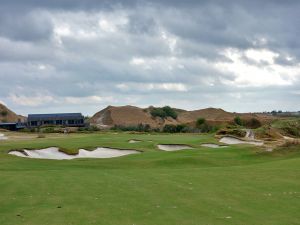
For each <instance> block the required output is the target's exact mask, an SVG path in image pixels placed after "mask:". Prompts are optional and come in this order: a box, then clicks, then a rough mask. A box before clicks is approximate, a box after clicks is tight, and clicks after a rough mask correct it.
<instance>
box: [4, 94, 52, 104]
mask: <svg viewBox="0 0 300 225" xmlns="http://www.w3.org/2000/svg"><path fill="white" fill-rule="evenodd" d="M9 99H10V100H11V101H12V102H14V103H15V104H17V105H21V106H41V105H46V104H48V103H52V102H55V99H54V98H53V97H52V96H49V95H48V96H47V95H36V96H25V95H17V94H11V95H10V96H9Z"/></svg>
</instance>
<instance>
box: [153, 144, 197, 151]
mask: <svg viewBox="0 0 300 225" xmlns="http://www.w3.org/2000/svg"><path fill="white" fill-rule="evenodd" d="M157 147H158V148H159V149H160V150H163V151H179V150H184V149H193V148H192V147H191V146H188V145H157Z"/></svg>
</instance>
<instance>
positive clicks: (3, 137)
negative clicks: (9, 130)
mask: <svg viewBox="0 0 300 225" xmlns="http://www.w3.org/2000/svg"><path fill="white" fill-rule="evenodd" d="M7 139H8V138H7V137H5V135H4V134H0V141H1V140H7Z"/></svg>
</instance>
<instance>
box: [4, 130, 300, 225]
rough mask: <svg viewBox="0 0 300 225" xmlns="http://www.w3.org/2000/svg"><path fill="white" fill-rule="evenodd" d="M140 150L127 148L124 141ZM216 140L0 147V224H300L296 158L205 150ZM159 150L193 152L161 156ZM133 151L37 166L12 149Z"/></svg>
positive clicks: (154, 137) (95, 137)
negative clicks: (160, 146)
mask: <svg viewBox="0 0 300 225" xmlns="http://www.w3.org/2000/svg"><path fill="white" fill-rule="evenodd" d="M130 139H138V140H142V142H139V143H134V144H130V143H128V140H130ZM213 142H216V140H215V139H214V136H213V135H212V134H209V135H198V134H172V135H168V134H151V135H148V134H128V133H93V134H71V135H67V136H66V135H47V136H46V138H35V139H29V140H19V141H14V140H11V141H2V142H0V193H1V195H0V224H1V225H11V224H14V225H17V224H26V225H40V224H49V225H54V224H55V225H57V224H59V225H60V224H74V225H77V224H78V225H79V224H105V225H110V224H116V225H123V224H124V225H132V224H136V225H148V224H149V225H152V224H153V225H158V224H164V225H168V224H170V225H171V224H172V225H174V224H178V225H193V224H195V225H199V224H200V225H202V224H203V225H208V224H213V225H218V224H220V225H223V224H258V225H260V224H261V225H277V224H278V225H285V224H289V225H291V224H300V216H299V208H300V179H299V178H300V157H299V156H300V154H299V152H300V149H299V151H297V149H298V148H297V147H294V148H293V149H292V150H291V151H286V152H284V151H283V149H281V150H280V154H279V153H278V152H274V153H262V150H261V149H259V148H257V147H252V146H247V145H240V146H233V147H229V148H222V149H209V148H203V147H200V146H201V144H202V143H213ZM157 144H188V145H191V146H193V147H194V149H193V150H184V151H178V152H163V151H159V150H158V149H157V147H156V145H157ZM50 146H57V147H60V148H61V149H64V151H67V152H69V153H74V152H76V151H77V150H78V149H79V148H88V149H94V148H95V147H114V148H121V149H137V150H140V151H143V153H142V154H137V155H130V156H125V157H120V158H112V159H76V160H70V161H68V160H62V161H55V160H38V159H24V158H18V157H15V156H11V155H8V154H7V152H8V151H9V150H11V149H22V148H29V149H34V148H45V147H50Z"/></svg>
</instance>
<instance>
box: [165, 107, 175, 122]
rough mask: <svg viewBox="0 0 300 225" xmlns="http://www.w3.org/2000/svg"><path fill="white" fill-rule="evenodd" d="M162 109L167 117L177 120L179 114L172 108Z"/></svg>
mask: <svg viewBox="0 0 300 225" xmlns="http://www.w3.org/2000/svg"><path fill="white" fill-rule="evenodd" d="M162 109H163V111H164V112H165V113H166V115H167V116H169V117H172V118H173V119H175V120H176V119H177V113H176V112H175V110H174V109H172V108H171V107H170V106H164V107H163V108H162Z"/></svg>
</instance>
